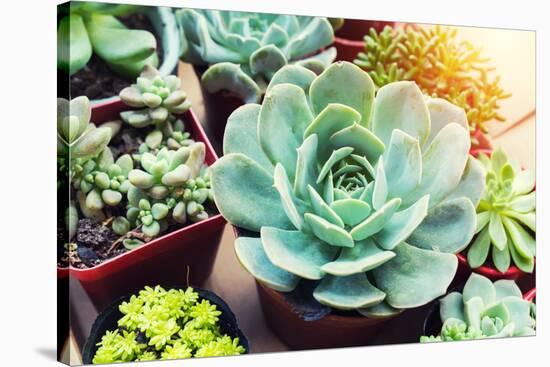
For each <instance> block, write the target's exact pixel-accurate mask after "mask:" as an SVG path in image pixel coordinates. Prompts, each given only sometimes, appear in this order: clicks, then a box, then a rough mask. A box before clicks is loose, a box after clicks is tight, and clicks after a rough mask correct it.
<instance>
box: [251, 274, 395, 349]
mask: <svg viewBox="0 0 550 367" xmlns="http://www.w3.org/2000/svg"><path fill="white" fill-rule="evenodd" d="M256 286H257V289H258V294H259V296H260V303H261V305H262V310H263V314H264V316H265V320H266V322H267V324H268V325H269V327H270V328H271V329H272V330H273V331H274V332H275V334H277V336H278V337H279V338H280V339H281V340H282V341H283V342H284V343H285V344H287V345H288V346H289V347H290V348H292V349H320V348H342V347H353V346H361V345H368V344H370V343H371V341H372V339H373V337H374V336H376V335H377V333H378V331H379V329H380V328H381V327H382V326H383V324H384V323H385V322H387V321H388V320H390V319H391V318H385V319H371V318H367V317H363V316H359V315H358V316H351V315H350V316H343V315H332V314H329V315H327V316H325V317H324V318H322V319H321V320H316V321H305V320H303V319H302V318H300V316H298V314H297V313H295V312H294V311H293V309H292V305H291V304H290V303H288V302H287V301H286V300H285V298H284V296H283V295H282V294H281V293H280V292H277V291H274V290H273V289H271V288H268V287H266V286H264V285H262V284H261V283H259V282H256Z"/></svg>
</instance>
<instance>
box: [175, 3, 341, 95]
mask: <svg viewBox="0 0 550 367" xmlns="http://www.w3.org/2000/svg"><path fill="white" fill-rule="evenodd" d="M176 18H177V20H178V24H179V26H180V29H181V31H182V39H183V43H184V45H183V53H182V59H183V60H184V61H186V62H189V63H192V64H194V65H208V66H209V68H208V70H207V71H206V72H205V73H204V74H203V76H202V83H203V86H204V87H205V88H206V90H207V91H208V92H210V93H215V92H217V91H219V90H228V91H230V92H232V93H234V94H235V95H237V96H239V97H240V98H242V99H243V100H244V101H245V102H247V103H248V102H252V103H257V102H259V101H260V98H261V96H262V94H263V92H265V87H266V86H267V84H268V83H269V81H270V80H271V78H272V77H273V75H274V74H275V73H276V72H277V71H278V70H279V69H280V68H282V67H283V66H285V65H287V64H299V65H301V66H304V67H307V68H309V69H310V70H313V71H315V72H316V73H321V72H322V71H323V70H324V69H325V68H326V67H327V66H328V65H329V64H330V63H331V62H332V61H333V60H334V58H335V57H336V50H335V49H334V48H328V49H326V50H324V49H323V48H324V47H327V46H329V45H330V44H332V43H333V41H334V31H333V29H332V26H331V24H330V22H329V21H328V20H327V19H326V18H323V17H305V16H294V15H275V14H261V13H246V12H237V11H219V10H194V9H180V10H177V11H176ZM312 55H313V56H312Z"/></svg>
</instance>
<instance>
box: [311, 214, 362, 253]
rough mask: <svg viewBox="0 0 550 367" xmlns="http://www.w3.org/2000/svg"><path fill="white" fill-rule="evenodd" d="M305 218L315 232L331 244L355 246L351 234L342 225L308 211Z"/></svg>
mask: <svg viewBox="0 0 550 367" xmlns="http://www.w3.org/2000/svg"><path fill="white" fill-rule="evenodd" d="M304 220H305V222H306V223H307V224H308V226H309V228H311V230H312V231H313V233H315V235H316V236H317V237H318V238H320V239H321V240H323V241H325V242H326V243H328V244H329V245H332V246H337V247H353V245H354V243H353V239H352V237H351V235H350V234H349V233H348V232H346V231H345V230H344V229H342V228H341V227H339V226H337V225H335V224H333V223H331V222H329V221H328V220H326V219H324V218H322V217H320V216H318V215H315V214H311V213H306V214H305V215H304Z"/></svg>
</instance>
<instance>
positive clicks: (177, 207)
mask: <svg viewBox="0 0 550 367" xmlns="http://www.w3.org/2000/svg"><path fill="white" fill-rule="evenodd" d="M205 153H206V152H205V146H204V144H203V143H201V142H194V143H193V144H192V145H190V146H188V147H181V148H179V149H178V150H169V149H167V148H163V149H161V150H160V151H159V152H158V153H157V154H156V155H154V154H151V153H148V152H146V153H143V154H142V155H141V159H140V166H141V168H136V169H133V170H131V171H130V172H129V174H128V179H129V181H130V183H131V184H132V186H131V187H130V188H129V190H128V210H127V215H126V217H127V219H128V220H129V222H130V224H131V225H132V226H134V227H135V226H139V225H142V231H143V233H145V234H146V235H147V236H150V237H156V236H157V235H158V234H159V233H161V232H163V231H164V230H165V229H166V228H167V227H168V224H169V223H168V220H173V221H175V222H176V223H180V224H185V223H187V222H188V221H193V222H197V221H200V220H203V219H206V218H208V213H207V212H206V210H205V207H204V204H205V203H206V201H210V200H211V199H212V194H211V193H210V182H209V177H208V172H207V171H208V169H207V166H206V165H205V163H204V159H205Z"/></svg>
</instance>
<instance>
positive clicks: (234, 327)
mask: <svg viewBox="0 0 550 367" xmlns="http://www.w3.org/2000/svg"><path fill="white" fill-rule="evenodd" d="M186 288H187V287H186V286H181V287H180V286H174V287H165V289H167V290H168V289H186ZM193 289H194V290H195V291H196V292H197V293H198V294H199V299H201V300H202V299H206V300H208V301H210V303H212V304H215V305H216V306H217V308H218V310H219V311H221V315H220V317H219V325H220V331H221V332H222V334H227V335H229V336H230V337H231V338H235V337H237V338H239V342H240V344H241V345H242V346H243V347H244V348H245V350H246V351H245V353H244V354H248V353H250V346H249V344H248V339H247V338H246V336H245V335H244V334H243V333H242V331H241V330H240V329H239V325H238V324H237V318H236V317H235V314H234V313H233V311H231V309H230V308H229V306H228V305H227V303H225V301H224V300H223V299H221V298H220V297H218V296H217V295H216V294H215V293H213V292H211V291H208V290H205V289H201V288H196V287H193ZM131 296H132V294H129V295H127V296H124V297H121V298H120V299H118V300H117V301H115V302H113V303H112V304H111V305H110V306H109V307H107V308H106V309H105V310H103V312H101V313H100V314H99V315H98V316H97V318H96V320H95V321H94V324H93V325H92V330H91V331H90V336H89V337H88V339H87V340H86V344H85V345H84V349H83V350H82V362H83V363H84V364H92V360H93V358H94V355H95V353H96V351H97V349H98V347H97V343H99V342H100V341H101V338H102V337H103V335H105V332H107V331H112V330H115V329H116V328H117V322H118V320H119V319H120V318H122V316H123V315H122V313H121V312H120V311H119V309H118V306H119V305H120V304H121V303H122V302H126V301H128V300H129V299H130V297H131Z"/></svg>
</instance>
